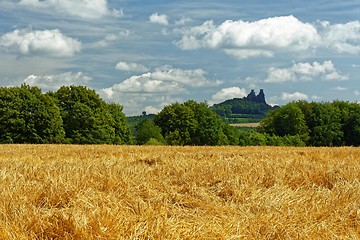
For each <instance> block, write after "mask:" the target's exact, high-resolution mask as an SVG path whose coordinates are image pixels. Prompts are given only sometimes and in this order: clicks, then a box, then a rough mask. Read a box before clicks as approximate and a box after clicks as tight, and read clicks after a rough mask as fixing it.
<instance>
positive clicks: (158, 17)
mask: <svg viewBox="0 0 360 240" xmlns="http://www.w3.org/2000/svg"><path fill="white" fill-rule="evenodd" d="M149 21H150V22H151V23H157V24H160V25H164V26H167V25H169V21H168V16H167V15H165V14H159V13H154V14H152V15H151V16H150V17H149Z"/></svg>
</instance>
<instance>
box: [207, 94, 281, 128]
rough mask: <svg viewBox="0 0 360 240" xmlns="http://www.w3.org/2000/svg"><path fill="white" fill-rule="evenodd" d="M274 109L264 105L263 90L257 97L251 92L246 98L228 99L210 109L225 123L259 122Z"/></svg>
mask: <svg viewBox="0 0 360 240" xmlns="http://www.w3.org/2000/svg"><path fill="white" fill-rule="evenodd" d="M276 108H277V106H275V107H272V106H270V105H269V104H267V103H266V100H265V94H264V91H263V89H260V92H259V94H258V95H256V94H255V91H254V90H251V92H250V93H249V94H248V95H247V96H246V97H243V98H233V99H229V100H226V101H224V102H222V103H218V104H214V105H213V106H212V107H211V109H212V110H213V111H214V112H215V113H217V114H218V115H219V116H220V117H221V118H222V119H223V120H224V121H225V122H227V123H250V122H259V121H260V120H261V119H263V118H264V117H265V116H266V114H267V113H268V112H269V111H270V110H273V109H276Z"/></svg>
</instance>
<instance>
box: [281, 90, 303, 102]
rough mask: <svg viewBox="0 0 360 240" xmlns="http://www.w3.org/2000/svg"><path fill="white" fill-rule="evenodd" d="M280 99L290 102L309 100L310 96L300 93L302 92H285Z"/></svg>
mask: <svg viewBox="0 0 360 240" xmlns="http://www.w3.org/2000/svg"><path fill="white" fill-rule="evenodd" d="M280 98H281V100H284V101H288V102H289V101H297V100H307V99H309V97H308V95H306V94H304V93H300V92H294V93H287V92H283V93H282V94H281V97H280Z"/></svg>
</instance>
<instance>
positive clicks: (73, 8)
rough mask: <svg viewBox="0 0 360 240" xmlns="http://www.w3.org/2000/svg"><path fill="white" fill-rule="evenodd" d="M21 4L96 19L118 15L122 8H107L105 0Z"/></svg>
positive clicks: (27, 1)
mask: <svg viewBox="0 0 360 240" xmlns="http://www.w3.org/2000/svg"><path fill="white" fill-rule="evenodd" d="M18 4H19V5H21V6H26V7H34V8H40V9H49V10H54V11H56V12H58V13H61V14H64V13H65V14H67V15H70V16H75V17H80V18H85V19H98V18H102V17H104V16H107V15H112V16H115V17H119V16H122V15H123V12H122V10H118V9H113V10H110V9H109V8H108V3H107V0H46V1H44V0H21V1H20V2H19V3H18Z"/></svg>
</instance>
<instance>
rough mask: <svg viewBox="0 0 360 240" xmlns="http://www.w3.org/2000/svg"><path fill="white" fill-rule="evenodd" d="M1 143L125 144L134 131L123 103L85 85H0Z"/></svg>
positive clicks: (128, 141)
mask: <svg viewBox="0 0 360 240" xmlns="http://www.w3.org/2000/svg"><path fill="white" fill-rule="evenodd" d="M0 114H1V116H0V125H1V127H0V130H1V136H0V142H3V143H4V142H8V143H77V144H96V143H97V144H100V143H102V144H103V143H108V144H109V143H111V144H125V143H130V139H131V134H130V131H129V129H128V127H127V124H126V118H125V115H124V114H123V113H122V106H120V105H118V104H115V103H111V104H107V103H105V102H104V101H103V100H102V99H101V98H100V97H99V95H98V94H96V92H95V91H94V90H90V89H88V88H86V87H81V86H71V87H61V88H60V89H59V90H58V91H57V92H55V93H53V92H49V93H46V94H43V93H42V92H41V90H40V89H39V88H37V87H30V86H27V85H22V86H21V87H11V88H0Z"/></svg>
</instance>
